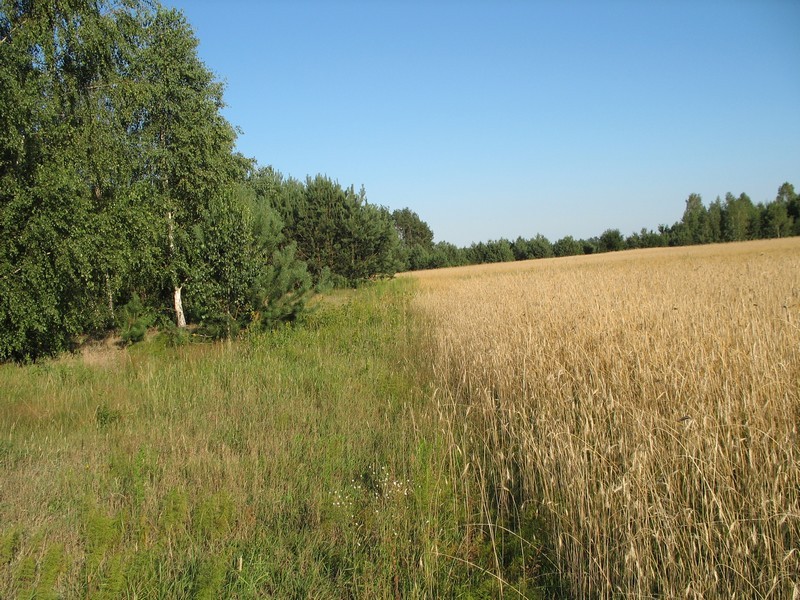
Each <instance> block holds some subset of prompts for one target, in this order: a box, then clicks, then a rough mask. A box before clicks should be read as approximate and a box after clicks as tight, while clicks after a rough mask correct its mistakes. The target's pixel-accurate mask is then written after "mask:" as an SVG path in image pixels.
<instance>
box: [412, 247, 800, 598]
mask: <svg viewBox="0 0 800 600" xmlns="http://www.w3.org/2000/svg"><path fill="white" fill-rule="evenodd" d="M414 276H415V277H416V278H417V279H418V280H419V281H420V288H421V292H420V294H419V297H418V299H417V307H418V308H419V309H420V310H422V311H424V313H425V314H426V315H427V316H428V318H430V319H431V321H432V322H433V335H434V337H435V340H434V342H435V348H436V350H435V352H434V358H433V362H434V369H435V372H436V380H437V385H438V393H439V402H440V410H441V412H442V416H443V417H444V422H445V423H446V429H447V434H448V436H449V438H450V443H451V450H452V453H453V458H454V462H456V463H458V465H459V467H458V468H459V471H460V473H462V474H466V473H468V472H472V473H473V474H475V475H476V476H477V477H478V479H479V480H480V481H481V483H482V486H481V494H482V495H483V496H484V498H485V502H484V505H485V513H486V514H485V515H484V518H488V519H498V518H500V517H501V516H502V515H504V514H505V515H509V514H513V515H524V514H530V513H535V514H536V515H537V517H536V518H537V519H539V520H540V521H541V522H542V523H543V524H544V529H545V531H546V533H547V536H548V538H549V540H550V542H551V544H552V548H551V555H552V558H553V560H554V562H555V563H556V565H557V568H558V571H559V573H560V577H561V579H562V581H563V582H565V584H566V586H567V588H568V590H569V593H570V594H571V595H574V596H575V597H612V596H613V597H618V596H621V597H636V598H649V597H667V598H677V597H682V598H732V597H738V598H790V597H798V595H800V550H799V549H798V548H799V547H800V431H798V427H799V425H798V423H800V239H798V238H794V239H789V240H778V241H770V242H751V243H743V244H729V245H715V246H707V247H700V248H679V249H657V250H644V251H634V252H624V253H615V254H609V255H601V256H592V257H574V258H568V259H553V260H542V261H534V262H526V263H514V264H502V265H492V266H481V267H469V268H461V269H446V270H441V271H435V272H433V271H432V272H426V273H419V274H416V275H414Z"/></svg>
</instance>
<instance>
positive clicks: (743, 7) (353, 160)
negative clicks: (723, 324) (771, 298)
mask: <svg viewBox="0 0 800 600" xmlns="http://www.w3.org/2000/svg"><path fill="white" fill-rule="evenodd" d="M166 4H167V5H169V6H175V7H177V8H180V9H181V10H183V12H184V13H185V15H186V16H187V18H188V20H189V22H190V23H191V25H192V26H193V28H194V30H195V32H196V34H197V36H198V38H199V40H200V48H199V53H200V56H201V58H202V59H203V61H204V62H205V63H206V65H207V66H208V67H209V68H210V69H211V70H212V71H213V72H214V73H215V74H216V75H217V77H218V78H219V79H221V80H223V81H225V82H226V93H225V100H226V102H227V104H228V107H227V108H226V109H225V115H226V116H227V118H228V119H229V121H230V122H231V123H232V124H233V125H235V126H237V127H240V128H241V130H242V132H243V133H242V135H241V136H240V138H239V141H238V149H239V150H240V151H241V152H242V153H243V154H245V155H246V156H250V157H253V158H255V159H257V160H258V162H259V164H261V165H273V166H274V167H275V168H277V169H278V170H279V171H281V172H282V173H284V174H285V175H291V176H293V177H296V178H300V179H303V178H305V176H306V175H309V174H310V175H314V174H317V173H323V174H327V175H329V176H330V177H331V178H333V179H336V180H338V181H339V182H340V183H341V184H343V185H345V186H349V185H350V184H354V185H355V186H356V188H358V187H359V186H360V185H362V184H363V185H364V186H365V188H366V191H367V196H368V199H369V201H370V202H373V203H376V204H382V205H385V206H388V207H390V208H391V209H395V208H402V207H405V206H408V207H410V208H411V209H412V210H414V211H416V212H417V213H419V215H420V216H421V217H422V218H423V219H424V220H425V221H427V222H428V224H429V225H430V226H431V228H432V229H433V231H434V234H435V237H436V240H437V241H441V240H446V241H449V242H453V243H456V244H458V245H468V244H470V243H471V242H474V241H481V240H484V241H485V240H489V239H497V238H500V237H506V238H510V239H514V238H516V237H517V236H519V235H522V236H524V237H532V236H534V235H535V234H536V233H542V234H544V235H546V236H547V237H548V238H550V239H551V241H555V240H556V239H558V238H560V237H562V236H564V235H568V234H569V235H574V236H576V237H591V236H593V235H599V234H600V233H602V232H603V231H604V230H605V229H608V228H619V229H620V230H621V231H622V232H623V233H624V234H629V233H631V232H632V231H634V230H636V231H638V230H639V229H640V228H642V227H648V228H655V227H656V226H657V225H658V224H660V223H665V224H672V223H674V222H675V221H677V220H678V219H680V217H681V215H682V213H683V208H684V203H685V200H686V198H687V197H688V195H689V194H690V193H693V192H694V193H699V194H701V195H702V196H703V200H704V201H705V202H706V203H708V202H710V201H712V200H713V199H714V198H715V197H716V196H717V195H719V196H724V194H725V193H726V192H729V191H730V192H733V193H735V194H737V195H738V194H740V193H741V192H746V193H747V194H748V195H750V197H751V198H752V199H753V201H754V202H761V201H768V200H771V199H773V198H774V197H775V194H776V192H777V189H778V186H780V184H781V183H783V182H784V181H790V182H791V183H793V184H794V185H795V187H796V188H800V2H796V1H791V0H785V1H778V0H760V1H759V0H752V1H748V2H743V1H736V0H733V1H721V0H720V1H713V2H711V1H699V2H694V1H689V0H685V1H684V0H678V1H676V2H672V1H670V2H667V1H666V0H664V1H658V2H651V1H645V0H642V1H633V0H626V1H622V0H616V1H610V2H575V1H570V2H556V1H555V0H553V1H550V2H523V1H522V0H518V1H511V0H506V1H500V2H490V1H488V0H487V1H485V2H474V1H462V2H457V1H455V0H450V1H438V2H437V1H427V2H425V1H415V0H412V1H401V0H393V1H386V0H373V1H367V0H358V1H356V0H349V1H341V2H336V1H327V2H322V1H311V0H299V1H297V0H295V1H288V0H287V1H271V2H266V1H265V2H262V1H255V0H253V1H249V2H246V1H242V0H228V1H227V2H219V1H218V0H169V1H167V2H166Z"/></svg>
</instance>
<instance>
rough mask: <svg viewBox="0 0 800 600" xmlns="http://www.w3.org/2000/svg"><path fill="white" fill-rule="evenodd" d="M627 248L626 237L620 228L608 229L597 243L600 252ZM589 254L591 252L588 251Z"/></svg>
mask: <svg viewBox="0 0 800 600" xmlns="http://www.w3.org/2000/svg"><path fill="white" fill-rule="evenodd" d="M624 248H625V238H623V237H622V234H621V233H620V231H619V229H606V230H605V231H604V232H603V233H602V235H601V236H600V239H599V241H598V244H597V249H598V251H599V252H616V251H618V250H623V249H624ZM586 254H589V252H586Z"/></svg>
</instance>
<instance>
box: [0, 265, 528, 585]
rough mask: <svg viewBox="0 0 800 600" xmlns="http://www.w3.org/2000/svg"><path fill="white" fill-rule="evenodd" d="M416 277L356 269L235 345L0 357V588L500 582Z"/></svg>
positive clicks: (159, 345)
mask: <svg viewBox="0 0 800 600" xmlns="http://www.w3.org/2000/svg"><path fill="white" fill-rule="evenodd" d="M412 294H413V283H412V282H410V281H407V280H406V281H394V282H389V283H382V284H378V285H375V286H370V287H368V288H365V289H363V290H359V291H358V292H357V293H355V294H354V295H353V296H352V297H351V298H347V299H346V301H342V299H341V298H340V299H339V301H337V302H331V303H327V304H326V303H323V304H321V305H320V306H319V307H318V308H317V310H316V311H315V312H314V313H313V314H312V315H311V316H310V317H308V318H307V319H306V321H305V322H304V323H302V324H300V325H297V326H293V327H286V328H283V329H280V330H278V331H275V332H272V333H268V334H261V335H254V336H252V337H249V338H245V339H243V340H241V341H238V342H235V343H219V344H190V345H187V346H182V347H178V348H169V347H167V346H166V345H165V344H164V343H163V341H160V340H151V341H147V342H144V343H142V344H138V345H135V346H133V347H131V348H129V349H128V350H126V351H122V352H120V353H119V354H118V355H117V356H116V357H115V358H114V359H113V360H110V361H106V364H103V365H102V366H92V365H91V364H90V363H88V362H86V361H82V360H80V359H77V358H72V359H61V360H58V361H53V362H49V363H44V364H40V365H29V366H14V365H3V366H0V390H2V392H0V468H2V472H3V477H2V480H1V481H0V597H2V598H25V597H29V598H34V597H35V598H50V597H52V598H57V597H67V598H77V597H90V598H134V597H135V598H137V599H145V598H220V597H232V598H265V597H276V598H291V597H294V598H306V597H314V598H347V597H351V598H423V597H425V598H432V597H458V596H460V597H466V598H470V597H471V598H477V597H493V596H495V595H497V593H498V590H499V584H498V582H497V579H496V577H495V576H494V575H493V574H491V573H490V571H492V570H493V568H494V566H495V564H496V563H497V560H496V556H497V554H498V553H497V552H495V551H494V550H495V547H493V546H491V545H490V544H489V542H488V541H487V540H488V537H487V536H486V535H484V534H481V531H482V530H481V528H480V527H475V526H472V527H470V526H468V523H469V522H470V520H471V515H472V514H479V510H478V509H477V507H475V506H472V503H473V501H471V500H470V499H469V497H468V496H469V494H462V493H461V492H460V491H459V490H462V489H464V486H463V483H459V484H458V485H456V483H457V482H454V481H453V479H454V477H453V476H451V475H450V474H451V473H453V472H454V466H453V465H451V464H448V462H447V461H448V456H449V452H448V447H447V446H446V441H445V440H444V439H443V436H442V434H441V433H440V427H439V424H438V422H437V419H438V417H437V412H436V407H435V403H434V401H433V399H432V393H431V391H430V389H428V387H427V386H428V384H427V383H426V381H427V378H426V375H425V374H426V372H427V371H426V363H427V358H426V349H425V339H426V336H425V335H424V332H423V328H422V326H421V324H420V323H419V322H417V321H416V320H415V318H414V317H413V315H411V313H410V312H409V299H410V296H411V295H412ZM467 531H470V532H472V533H469V535H467V533H466V532H467ZM476 533H477V535H476ZM484 533H485V532H484ZM512 539H513V538H511V537H509V540H512ZM509 544H510V545H513V544H511V542H509ZM523 550H524V549H523ZM500 554H502V555H503V556H505V554H508V555H509V558H508V562H509V564H511V563H514V565H515V566H514V569H516V571H515V572H519V565H518V563H519V557H518V556H517V555H520V554H523V552H510V553H509V552H507V551H505V550H503V551H502V552H500ZM505 560H506V558H503V561H505ZM514 561H516V562H514ZM522 572H523V576H520V575H519V574H517V575H514V578H515V581H517V584H518V585H516V586H514V587H518V588H519V589H522V588H523V587H524V586H521V585H519V582H520V581H523V580H524V569H522ZM523 583H524V582H523ZM505 590H506V592H508V591H509V588H508V587H506V588H505ZM526 594H527V595H528V596H529V597H534V596H535V593H534V592H531V591H530V590H528V592H526ZM512 597H513V594H512Z"/></svg>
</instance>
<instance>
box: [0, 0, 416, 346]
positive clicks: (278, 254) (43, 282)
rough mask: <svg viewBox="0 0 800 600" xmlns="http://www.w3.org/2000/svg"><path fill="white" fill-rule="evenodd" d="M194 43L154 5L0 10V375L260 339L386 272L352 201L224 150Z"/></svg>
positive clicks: (58, 0) (383, 256)
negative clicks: (189, 336) (186, 343)
mask: <svg viewBox="0 0 800 600" xmlns="http://www.w3.org/2000/svg"><path fill="white" fill-rule="evenodd" d="M197 45H198V42H197V39H196V38H195V36H194V33H193V31H192V29H191V27H190V26H189V24H188V23H187V21H186V19H185V17H184V16H183V14H182V13H181V12H180V11H177V10H173V9H167V8H164V7H162V6H160V5H159V4H158V3H157V2H151V1H147V0H96V1H93V2H87V1H85V0H37V1H36V2H19V1H14V0H0V233H1V235H0V360H8V359H14V360H26V359H28V360H30V359H36V358H38V357H40V356H43V355H51V354H54V353H57V352H60V351H62V350H65V349H68V348H70V347H71V346H72V344H73V343H74V342H75V340H76V339H77V338H78V337H79V336H85V335H92V334H101V333H103V332H105V331H108V330H109V329H111V328H120V329H121V330H122V332H123V337H124V338H125V339H128V340H135V339H138V338H140V337H141V336H142V335H143V334H144V330H145V329H146V327H147V326H149V325H152V324H156V323H158V324H160V325H161V326H162V327H166V328H168V329H169V328H170V327H172V328H173V329H174V330H182V329H183V328H184V327H185V326H186V323H187V322H190V323H194V324H197V325H199V326H200V328H201V331H202V332H204V334H205V335H209V336H212V337H219V336H226V335H227V336H229V335H233V334H235V332H236V331H238V330H239V328H241V327H244V326H251V327H252V326H254V327H272V326H273V325H274V324H275V323H279V322H282V321H290V320H293V319H295V318H296V317H297V316H298V315H299V314H300V313H301V312H302V311H303V310H304V307H305V303H306V301H307V299H308V297H309V295H310V294H311V293H313V291H314V290H315V289H318V288H319V287H320V286H325V285H333V284H336V285H356V284H358V283H359V282H360V281H363V280H366V279H370V278H374V277H381V276H389V275H392V274H393V273H394V272H395V269H396V268H397V267H398V266H399V265H400V264H401V261H399V259H398V252H399V251H400V245H399V238H398V236H397V232H396V229H395V227H394V225H393V222H392V219H391V215H390V213H389V211H388V209H385V208H382V207H378V206H375V205H373V204H370V203H369V202H368V201H367V197H366V193H365V191H364V190H363V189H361V190H359V191H355V190H354V189H353V188H352V187H351V188H343V187H342V186H341V185H340V184H339V183H338V182H336V181H334V180H331V179H330V178H328V177H325V176H317V177H314V178H308V179H307V180H306V181H305V182H299V181H296V180H293V179H284V178H283V177H282V176H281V175H280V174H278V173H276V172H275V171H273V170H271V169H259V168H258V167H257V166H256V165H255V163H254V161H253V160H250V159H247V158H245V157H243V156H242V155H240V154H238V153H237V152H235V151H234V142H235V139H236V131H235V129H234V128H233V127H232V126H231V124H230V123H228V122H227V121H226V120H225V118H224V117H223V116H222V114H221V109H222V108H223V106H224V104H223V98H222V92H223V89H222V85H221V84H220V83H219V82H218V81H216V80H215V79H214V76H213V75H212V73H211V72H210V71H209V70H208V69H207V68H206V66H205V65H204V64H203V63H202V61H201V60H200V59H199V58H198V55H197ZM170 324H172V325H170Z"/></svg>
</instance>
